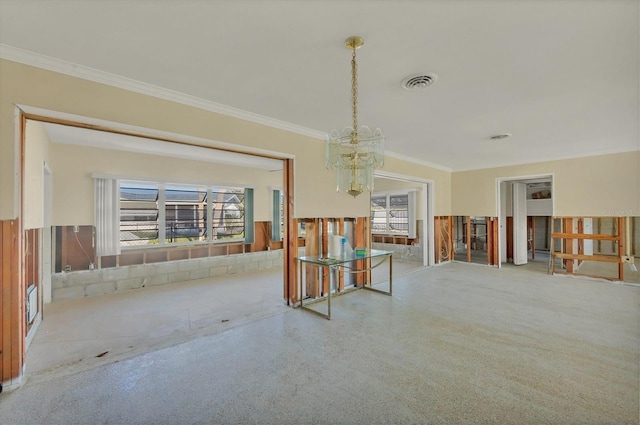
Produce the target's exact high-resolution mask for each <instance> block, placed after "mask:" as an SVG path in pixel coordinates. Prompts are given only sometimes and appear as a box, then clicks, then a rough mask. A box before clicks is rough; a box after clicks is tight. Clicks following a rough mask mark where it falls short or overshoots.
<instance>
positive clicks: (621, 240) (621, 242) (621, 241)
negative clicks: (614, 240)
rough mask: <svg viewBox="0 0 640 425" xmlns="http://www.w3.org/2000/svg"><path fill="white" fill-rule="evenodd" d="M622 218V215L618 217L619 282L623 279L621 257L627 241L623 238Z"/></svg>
mask: <svg viewBox="0 0 640 425" xmlns="http://www.w3.org/2000/svg"><path fill="white" fill-rule="evenodd" d="M624 233H625V232H624V219H623V218H622V217H618V240H619V242H618V280H620V281H621V282H622V281H624V263H623V262H622V257H623V255H624V252H625V245H624V244H625V243H627V241H625V240H624Z"/></svg>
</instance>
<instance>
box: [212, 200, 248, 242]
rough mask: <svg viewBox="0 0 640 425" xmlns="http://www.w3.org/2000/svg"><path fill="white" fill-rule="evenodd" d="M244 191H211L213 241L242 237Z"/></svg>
mask: <svg viewBox="0 0 640 425" xmlns="http://www.w3.org/2000/svg"><path fill="white" fill-rule="evenodd" d="M244 198H245V195H244V189H220V188H216V189H213V192H212V202H211V204H212V217H213V240H222V239H239V238H243V237H244V218H245V217H244V212H245V209H244Z"/></svg>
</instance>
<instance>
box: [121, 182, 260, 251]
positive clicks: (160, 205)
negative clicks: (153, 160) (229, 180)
mask: <svg viewBox="0 0 640 425" xmlns="http://www.w3.org/2000/svg"><path fill="white" fill-rule="evenodd" d="M123 184H124V185H141V186H155V187H157V190H158V196H157V199H156V211H157V212H158V214H157V216H156V222H155V223H156V228H157V233H158V237H157V240H158V243H145V244H142V245H123V242H126V241H122V240H120V242H119V245H120V249H122V250H136V249H153V248H159V247H162V248H173V247H184V246H197V245H211V244H228V243H253V240H252V239H253V230H250V231H248V226H249V225H250V226H253V188H251V187H246V186H242V185H237V186H236V185H228V184H225V185H215V184H200V183H184V182H181V183H174V182H163V181H157V180H146V179H136V178H127V179H120V180H118V190H120V189H121V188H122V185H123ZM167 188H187V189H188V188H191V189H194V190H193V192H198V193H199V194H202V193H204V194H205V195H204V198H205V201H206V202H204V204H205V205H204V218H203V219H199V221H202V220H204V225H205V226H206V227H205V229H204V235H203V236H204V239H202V240H189V241H178V242H170V241H169V237H168V235H167V226H168V224H169V222H168V219H167V207H168V203H167V199H166V195H167V190H172V189H167ZM220 190H224V191H233V190H239V191H241V194H242V201H241V203H242V205H243V207H242V209H243V213H241V214H240V216H239V219H238V222H237V223H234V224H235V226H234V227H240V225H241V227H242V232H241V234H242V237H239V238H233V237H229V238H227V237H225V238H222V239H218V238H216V239H214V234H213V229H214V224H213V216H214V213H215V212H214V211H213V207H214V205H213V204H214V200H213V196H212V195H214V194H216V193H219V192H220ZM184 192H189V190H185V191H184ZM119 199H120V204H119V205H122V196H120V197H119ZM200 203H202V202H200ZM176 205H177V204H176ZM185 205H189V203H186V204H185ZM247 208H249V209H251V211H247ZM118 224H119V226H120V227H119V229H118V234H119V235H120V234H121V232H122V231H123V230H122V224H123V220H122V213H121V212H119V213H118ZM199 237H202V236H199Z"/></svg>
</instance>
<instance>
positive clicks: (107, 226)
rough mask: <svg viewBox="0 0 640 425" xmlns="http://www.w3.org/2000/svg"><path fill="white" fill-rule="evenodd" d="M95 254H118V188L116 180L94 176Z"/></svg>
mask: <svg viewBox="0 0 640 425" xmlns="http://www.w3.org/2000/svg"><path fill="white" fill-rule="evenodd" d="M93 182H94V201H95V202H94V211H95V224H96V255H98V256H104V255H118V254H120V189H119V184H118V180H116V179H109V178H95V179H94V180H93Z"/></svg>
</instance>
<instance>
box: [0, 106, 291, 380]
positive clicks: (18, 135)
mask: <svg viewBox="0 0 640 425" xmlns="http://www.w3.org/2000/svg"><path fill="white" fill-rule="evenodd" d="M27 120H33V121H39V122H45V123H53V124H62V125H67V126H73V127H80V128H86V129H90V130H96V131H106V132H110V133H115V134H122V135H129V136H135V137H143V138H147V139H150V140H156V141H165V142H170V143H176V144H181V145H189V146H198V147H203V148H208V149H214V150H220V151H226V152H232V153H237V154H242V155H249V156H257V157H263V158H270V159H276V160H280V161H282V167H283V168H282V174H283V182H284V183H285V184H283V187H284V191H285V199H287V200H288V202H289V203H290V206H291V208H285V220H286V221H290V220H292V217H293V213H294V207H295V204H294V196H293V189H294V174H295V172H294V164H295V161H294V160H295V155H293V154H289V153H283V152H277V151H272V150H267V149H261V148H256V147H251V146H244V145H237V144H234V143H228V142H220V141H217V140H213V139H205V138H201V137H194V136H189V135H186V134H179V133H171V132H167V131H163V130H157V129H152V128H148V127H141V126H134V125H129V124H123V123H118V122H113V121H106V120H102V119H97V118H90V117H86V116H81V115H75V114H69V113H65V112H58V111H54V110H48V109H43V108H38V107H34V106H28V105H21V104H16V105H14V140H15V146H16V153H15V157H14V161H15V169H16V170H17V173H18V180H17V181H18V183H17V184H16V188H15V192H14V193H15V196H14V209H15V211H16V213H17V214H16V215H17V217H18V223H19V232H18V234H17V238H16V239H17V241H16V242H17V244H18V273H17V274H18V275H17V283H18V286H19V288H18V294H17V296H16V298H17V299H16V300H15V301H17V305H18V308H17V313H18V314H17V315H16V314H12V313H13V312H12V313H8V314H6V315H5V313H4V311H3V312H2V314H3V320H5V321H6V322H8V325H7V327H10V328H11V329H12V330H14V329H15V330H16V331H17V332H15V333H14V334H12V339H11V341H10V343H9V346H8V347H5V346H0V349H2V351H3V355H5V356H10V357H11V362H12V363H15V364H16V365H17V369H18V370H19V372H18V374H17V375H16V376H11V377H10V378H9V379H8V380H7V379H5V377H4V376H0V391H1V389H2V387H3V386H4V388H5V389H13V388H14V387H15V388H17V387H19V386H20V385H22V383H23V378H24V371H25V367H26V353H27V350H28V347H29V344H30V342H31V340H32V339H33V336H34V335H35V334H36V332H35V328H36V327H37V326H36V325H35V324H34V326H33V327H32V332H29V333H28V335H27V332H26V330H25V325H24V305H25V300H26V293H25V270H24V255H23V254H22V252H23V246H24V205H23V204H24V194H23V188H24V178H25V176H24V160H25V147H26V136H27V135H26V122H27ZM43 172H44V170H43ZM285 175H286V176H285ZM52 203H53V202H52ZM41 232H42V231H41ZM41 232H40V233H41ZM285 238H287V234H286V233H285ZM286 242H287V241H286V240H285V244H286ZM296 242H297V241H296ZM285 251H286V250H285ZM289 255H290V256H291V257H292V258H295V256H296V254H295V252H293V253H289ZM284 267H285V268H286V267H287V259H286V258H285V260H284ZM287 278H288V276H287V273H283V280H284V287H285V294H284V295H285V296H286V288H287V283H288V282H287ZM289 279H295V273H294V274H293V277H291V276H289ZM292 281H293V280H292ZM40 289H42V288H40ZM42 292H43V291H42V290H39V294H38V297H39V298H40V300H39V302H38V303H39V305H40V306H42V301H41V300H42V299H43V298H42ZM41 319H42V309H40V311H39V319H38V320H41ZM10 350H11V352H9V351H10ZM3 380H4V382H3Z"/></svg>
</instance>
